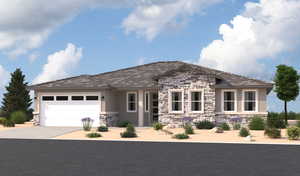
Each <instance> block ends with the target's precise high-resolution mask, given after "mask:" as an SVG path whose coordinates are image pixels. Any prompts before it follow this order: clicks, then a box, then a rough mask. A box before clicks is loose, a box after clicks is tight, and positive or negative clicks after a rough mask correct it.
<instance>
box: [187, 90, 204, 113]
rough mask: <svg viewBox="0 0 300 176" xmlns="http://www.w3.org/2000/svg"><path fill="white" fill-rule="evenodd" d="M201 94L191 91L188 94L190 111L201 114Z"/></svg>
mask: <svg viewBox="0 0 300 176" xmlns="http://www.w3.org/2000/svg"><path fill="white" fill-rule="evenodd" d="M203 103H204V102H203V92H202V91H191V92H190V111H191V112H202V111H203V105H204V104H203Z"/></svg>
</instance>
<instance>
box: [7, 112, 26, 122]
mask: <svg viewBox="0 0 300 176" xmlns="http://www.w3.org/2000/svg"><path fill="white" fill-rule="evenodd" d="M9 119H10V120H11V121H13V122H14V123H15V124H23V123H25V122H26V120H27V115H26V113H25V112H23V111H15V112H13V113H11V115H10V117H9Z"/></svg>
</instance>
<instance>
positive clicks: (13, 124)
mask: <svg viewBox="0 0 300 176" xmlns="http://www.w3.org/2000/svg"><path fill="white" fill-rule="evenodd" d="M3 126H4V127H15V123H14V122H13V121H11V120H5V121H4V122H3Z"/></svg>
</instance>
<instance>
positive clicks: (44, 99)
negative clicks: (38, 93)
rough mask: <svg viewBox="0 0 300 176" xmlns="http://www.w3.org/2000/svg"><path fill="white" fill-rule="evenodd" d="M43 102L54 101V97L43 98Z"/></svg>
mask: <svg viewBox="0 0 300 176" xmlns="http://www.w3.org/2000/svg"><path fill="white" fill-rule="evenodd" d="M42 100H43V101H54V96H43V98H42Z"/></svg>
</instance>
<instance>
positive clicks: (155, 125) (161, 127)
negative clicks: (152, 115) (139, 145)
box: [153, 122, 164, 131]
mask: <svg viewBox="0 0 300 176" xmlns="http://www.w3.org/2000/svg"><path fill="white" fill-rule="evenodd" d="M163 127H164V126H163V124H161V123H159V122H156V123H154V124H153V128H154V130H156V131H158V130H161V129H163Z"/></svg>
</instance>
